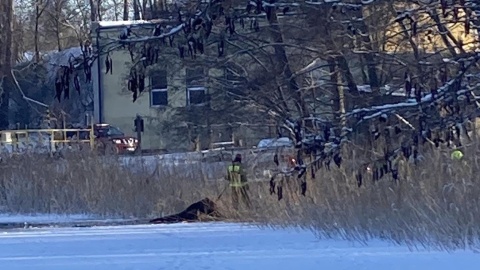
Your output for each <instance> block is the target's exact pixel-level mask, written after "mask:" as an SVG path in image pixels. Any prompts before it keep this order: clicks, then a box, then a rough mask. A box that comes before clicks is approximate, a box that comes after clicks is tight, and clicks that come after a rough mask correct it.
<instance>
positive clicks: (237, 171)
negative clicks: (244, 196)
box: [228, 165, 247, 187]
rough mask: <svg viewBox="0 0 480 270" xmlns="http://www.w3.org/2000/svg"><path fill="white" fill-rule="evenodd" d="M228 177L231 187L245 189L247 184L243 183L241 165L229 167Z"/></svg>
mask: <svg viewBox="0 0 480 270" xmlns="http://www.w3.org/2000/svg"><path fill="white" fill-rule="evenodd" d="M228 175H229V180H230V186H231V187H243V186H245V185H246V184H247V183H246V182H242V175H241V167H240V165H229V166H228Z"/></svg>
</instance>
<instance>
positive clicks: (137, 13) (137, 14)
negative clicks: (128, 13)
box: [133, 0, 140, 21]
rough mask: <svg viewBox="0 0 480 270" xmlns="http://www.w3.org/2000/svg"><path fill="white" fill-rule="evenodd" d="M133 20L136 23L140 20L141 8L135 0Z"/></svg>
mask: <svg viewBox="0 0 480 270" xmlns="http://www.w3.org/2000/svg"><path fill="white" fill-rule="evenodd" d="M133 19H134V20H135V21H138V20H140V7H139V5H138V0H133Z"/></svg>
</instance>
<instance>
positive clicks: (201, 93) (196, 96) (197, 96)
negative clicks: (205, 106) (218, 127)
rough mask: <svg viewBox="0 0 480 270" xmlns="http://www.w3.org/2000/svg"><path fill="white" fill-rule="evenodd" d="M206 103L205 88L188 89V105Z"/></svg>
mask: <svg viewBox="0 0 480 270" xmlns="http://www.w3.org/2000/svg"><path fill="white" fill-rule="evenodd" d="M205 101H206V89H205V87H192V88H189V89H188V104H202V103H205Z"/></svg>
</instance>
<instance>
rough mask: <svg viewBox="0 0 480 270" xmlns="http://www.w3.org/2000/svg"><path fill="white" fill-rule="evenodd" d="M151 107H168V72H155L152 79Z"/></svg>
mask: <svg viewBox="0 0 480 270" xmlns="http://www.w3.org/2000/svg"><path fill="white" fill-rule="evenodd" d="M150 79H151V81H150V83H151V90H150V106H167V105H168V90H167V87H168V80H167V71H166V70H159V71H154V72H153V74H152V75H151V77H150Z"/></svg>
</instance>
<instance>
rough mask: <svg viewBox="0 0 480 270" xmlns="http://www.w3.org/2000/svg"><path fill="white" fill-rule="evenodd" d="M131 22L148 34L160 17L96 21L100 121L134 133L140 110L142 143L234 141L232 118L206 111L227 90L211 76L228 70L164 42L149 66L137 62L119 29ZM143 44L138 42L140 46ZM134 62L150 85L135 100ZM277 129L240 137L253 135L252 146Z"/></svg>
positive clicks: (184, 145) (171, 146) (187, 146)
mask: <svg viewBox="0 0 480 270" xmlns="http://www.w3.org/2000/svg"><path fill="white" fill-rule="evenodd" d="M126 26H129V27H130V29H131V31H132V33H134V35H136V34H138V35H139V36H148V35H149V34H151V32H152V31H153V29H154V27H155V23H154V22H148V21H134V22H123V21H118V22H95V23H94V24H93V27H92V33H93V37H92V43H93V46H94V51H100V56H99V57H98V59H96V62H95V63H94V65H93V68H92V77H93V82H94V86H93V91H94V104H95V106H94V107H95V108H94V111H95V113H94V115H95V121H96V122H102V123H109V124H111V125H114V126H116V127H118V128H120V129H121V130H122V131H124V132H125V133H126V134H129V135H135V132H134V119H135V117H136V116H137V115H140V116H142V117H143V119H144V127H145V128H144V132H143V133H142V148H143V149H163V150H169V151H176V150H192V149H193V148H195V145H194V142H195V141H196V140H197V141H199V142H200V145H201V146H200V148H202V149H205V148H209V147H211V146H212V143H214V142H220V141H223V142H225V141H232V140H233V139H234V138H232V137H233V133H235V130H234V128H232V127H231V126H228V125H223V124H222V123H225V122H227V121H224V120H220V119H222V116H224V115H210V116H208V113H207V112H208V111H209V109H210V108H215V107H218V106H220V105H221V104H222V102H223V100H222V98H221V97H220V98H212V97H213V96H216V95H215V94H216V91H217V93H218V95H221V92H222V91H219V90H223V89H221V87H219V86H218V85H214V84H215V80H213V79H212V78H220V77H222V76H224V72H223V71H222V70H220V69H216V68H208V67H206V65H203V64H200V63H201V61H202V59H198V60H199V61H194V60H191V59H181V58H180V57H179V56H178V50H177V48H169V46H168V45H166V46H163V47H161V49H162V51H161V52H160V55H159V61H158V64H155V65H151V66H148V67H146V68H145V69H144V68H143V67H141V66H142V64H141V63H132V59H131V56H130V53H129V50H128V48H127V47H126V46H125V47H122V46H121V45H119V44H118V36H119V33H121V32H122V31H123V30H124V29H125V27H126ZM159 42H160V41H159ZM167 42H168V40H167ZM143 44H144V43H141V42H139V43H138V44H136V46H143ZM215 49H216V48H215ZM106 60H111V65H112V68H111V69H112V70H111V71H108V72H107V65H106V63H105V62H106ZM135 65H137V66H140V68H141V69H142V71H141V73H144V74H145V75H146V79H145V90H144V91H143V92H142V93H140V94H139V95H138V98H137V100H136V101H135V102H133V97H132V92H131V91H129V89H128V76H129V74H130V70H131V69H132V67H133V66H135ZM223 92H224V91H223ZM179 116H185V117H184V118H187V116H188V117H189V119H188V121H187V120H185V119H183V120H182V121H180V120H178V121H177V120H175V119H177V118H181V117H179ZM206 118H207V119H206ZM208 118H210V119H208ZM215 120H217V121H215ZM222 121H224V122H222ZM273 132H274V129H273V128H272V129H269V128H266V127H265V126H264V125H263V126H262V128H261V129H260V132H256V131H255V132H252V131H251V130H249V131H248V130H247V131H244V132H243V135H242V134H240V136H237V138H242V139H243V141H245V140H246V141H248V142H249V143H248V144H247V145H250V146H251V145H256V143H257V142H258V141H259V140H260V139H261V138H264V137H268V134H269V133H273ZM237 134H238V133H237ZM247 134H248V135H249V136H247ZM242 136H243V137H242ZM247 137H248V138H247Z"/></svg>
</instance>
